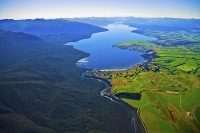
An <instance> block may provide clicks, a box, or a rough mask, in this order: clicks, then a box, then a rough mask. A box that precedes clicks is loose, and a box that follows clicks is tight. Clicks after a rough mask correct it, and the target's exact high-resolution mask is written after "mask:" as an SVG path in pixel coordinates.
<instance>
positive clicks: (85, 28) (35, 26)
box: [0, 19, 105, 36]
mask: <svg viewBox="0 0 200 133" xmlns="http://www.w3.org/2000/svg"><path fill="white" fill-rule="evenodd" d="M0 28H1V29H5V30H11V31H20V32H24V33H28V34H33V35H38V36H41V35H50V34H80V35H90V34H92V33H94V32H99V31H105V29H104V28H101V27H97V26H93V25H90V24H85V23H81V22H72V21H68V20H63V19H50V20H45V19H35V20H6V19H5V20H0Z"/></svg>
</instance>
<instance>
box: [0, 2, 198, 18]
mask: <svg viewBox="0 0 200 133" xmlns="http://www.w3.org/2000/svg"><path fill="white" fill-rule="evenodd" d="M81 17H144V18H187V19H188V18H196V19H199V18H200V1H199V0H192V1H190V0H175V1H174V0H153V1H145V0H125V1H121V0H102V1H94V0H84V1H80V0H74V1H70V0H57V1H54V0H48V1H46V0H14V1H12V0H0V19H35V18H44V19H54V18H81Z"/></svg>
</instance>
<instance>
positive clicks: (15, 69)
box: [0, 20, 131, 133]
mask: <svg viewBox="0 0 200 133" xmlns="http://www.w3.org/2000/svg"><path fill="white" fill-rule="evenodd" d="M4 21H5V20H4ZM6 21H8V22H9V21H11V22H12V24H15V25H14V26H13V27H14V28H13V29H12V27H11V26H10V25H6V26H7V29H6V28H5V29H3V28H2V27H1V28H2V29H3V30H0V47H1V49H0V50H1V51H0V62H1V65H0V70H1V71H0V132H2V133H11V132H17V133H23V132H24V133H33V132H48V133H50V132H66V133H86V132H88V133H100V132H101V133H102V132H109V133H117V132H118V133H122V132H124V133H128V132H130V131H131V127H130V118H129V116H128V113H126V111H125V110H123V109H122V108H121V107H120V106H118V105H117V104H115V103H113V102H111V101H110V100H108V99H106V98H104V97H101V96H100V91H101V90H102V89H104V88H105V85H104V84H103V83H101V82H98V81H97V80H95V79H90V78H82V77H81V76H80V75H81V73H82V72H85V71H86V69H83V68H78V67H77V66H76V64H75V63H76V62H77V61H78V60H79V59H81V58H83V57H86V56H89V54H87V53H84V52H81V51H78V50H75V49H74V48H73V47H72V46H67V45H62V43H61V42H59V41H58V42H56V41H55V42H51V41H49V40H48V39H45V37H44V36H43V37H44V38H42V37H41V36H40V35H37V34H30V33H27V32H25V33H23V30H24V29H26V28H27V27H26V26H24V27H23V28H24V29H23V28H21V29H20V28H19V25H18V21H16V23H14V22H13V21H14V20H6ZM27 21H31V20H27ZM34 21H36V20H33V22H34ZM42 21H44V20H42ZM8 22H6V24H8ZM23 22H24V23H26V20H24V21H23ZM23 22H21V23H23ZM70 23H73V22H70ZM79 24H81V26H80V25H79ZM46 25H48V21H46ZM63 25H64V26H65V25H68V24H67V23H66V24H63ZM73 25H74V27H79V30H80V31H81V28H83V29H84V28H86V29H90V30H91V31H90V33H87V34H81V35H80V36H78V35H77V34H71V33H70V31H71V30H73V28H72V29H70V30H68V31H67V30H66V33H64V34H63V35H64V36H66V37H68V38H67V39H66V40H68V41H66V42H69V41H74V40H73V39H72V40H70V38H76V40H79V39H81V37H82V36H84V37H86V36H87V37H90V36H91V34H92V33H95V32H101V31H105V30H106V29H103V28H99V27H96V28H95V26H91V25H87V24H83V23H77V22H76V23H73ZM1 26H2V25H1ZM9 26H10V27H11V28H9V29H8V27H9ZM51 26H52V25H51ZM16 27H18V29H17V28H16ZM41 27H42V26H41ZM47 27H48V26H47ZM55 27H56V26H55ZM66 27H67V26H66ZM33 29H35V28H33ZM56 29H57V28H55V29H51V30H52V31H53V30H56ZM24 31H25V30H24ZM61 32H62V31H59V32H58V31H57V32H56V33H55V34H51V35H45V36H53V37H59V36H60V35H61ZM68 34H70V36H67V35H68ZM66 42H65V43H66ZM117 125H120V126H117Z"/></svg>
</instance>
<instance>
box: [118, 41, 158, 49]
mask: <svg viewBox="0 0 200 133" xmlns="http://www.w3.org/2000/svg"><path fill="white" fill-rule="evenodd" d="M132 45H139V46H145V47H147V48H154V47H155V44H153V43H151V42H149V41H143V40H131V41H127V42H121V43H118V44H115V45H114V46H116V47H122V46H123V47H128V46H132Z"/></svg>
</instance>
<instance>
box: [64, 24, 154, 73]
mask: <svg viewBox="0 0 200 133" xmlns="http://www.w3.org/2000/svg"><path fill="white" fill-rule="evenodd" d="M103 28H106V29H108V31H105V32H99V33H95V34H93V35H92V36H91V38H88V39H83V40H80V41H78V42H70V43H67V45H73V46H74V48H75V49H78V50H81V51H84V52H87V53H89V54H90V56H89V57H86V58H83V59H81V60H79V61H78V62H77V63H76V65H77V66H78V67H82V68H95V69H97V70H116V69H117V70H119V69H128V68H131V67H133V66H134V65H135V64H138V63H143V62H145V61H146V60H144V59H143V58H142V57H141V56H140V55H142V54H143V53H141V52H136V51H130V50H122V49H119V48H116V47H112V46H113V45H114V44H117V43H120V42H123V41H129V40H156V38H153V37H148V36H144V35H140V34H136V33H133V32H132V31H133V30H135V29H136V28H133V27H129V26H128V25H124V24H109V25H108V26H104V27H103Z"/></svg>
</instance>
